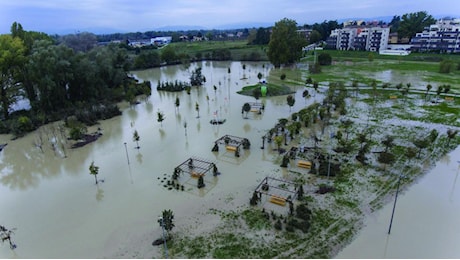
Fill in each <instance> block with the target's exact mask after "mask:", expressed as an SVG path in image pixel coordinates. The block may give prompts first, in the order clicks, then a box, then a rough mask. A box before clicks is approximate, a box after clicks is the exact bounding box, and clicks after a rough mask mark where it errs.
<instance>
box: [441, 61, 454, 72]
mask: <svg viewBox="0 0 460 260" xmlns="http://www.w3.org/2000/svg"><path fill="white" fill-rule="evenodd" d="M453 69H454V63H453V62H452V61H451V60H443V61H441V62H440V63H439V73H446V74H447V73H450V72H451V71H452V70H453Z"/></svg>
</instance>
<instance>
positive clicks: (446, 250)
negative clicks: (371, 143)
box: [336, 147, 460, 259]
mask: <svg viewBox="0 0 460 260" xmlns="http://www.w3.org/2000/svg"><path fill="white" fill-rule="evenodd" d="M459 173H460V147H457V149H456V150H454V151H452V152H451V153H450V154H448V155H446V156H445V157H444V158H442V159H441V160H440V161H439V162H437V164H436V166H435V167H434V168H433V169H432V170H431V171H430V172H429V173H428V174H427V175H425V176H424V177H423V178H422V179H421V180H420V181H419V182H418V183H416V184H415V185H412V186H411V187H410V188H409V189H408V190H407V191H406V192H404V193H402V194H401V193H400V194H399V196H398V199H397V202H396V208H395V214H394V218H393V224H392V227H391V232H390V235H388V230H389V225H390V219H391V212H392V210H393V205H394V203H393V202H394V200H393V201H392V202H391V203H389V204H387V205H386V206H384V207H383V208H382V209H380V210H378V211H377V212H375V213H374V214H373V215H371V216H369V217H368V218H367V220H366V225H367V226H366V227H364V228H363V229H362V230H361V231H360V233H359V235H358V236H357V238H356V239H355V240H354V241H353V242H352V243H351V244H350V245H348V246H347V247H346V248H344V249H343V250H342V251H341V252H340V253H339V254H338V255H337V256H336V257H337V258H348V259H349V258H365V259H366V258H367V259H369V258H393V259H395V258H397V259H402V258H406V259H408V258H409V259H417V258H431V259H433V258H438V259H439V258H454V259H458V258H460V247H459V246H458V241H459V240H460V221H459V217H460V183H459V182H460V180H459V178H458V177H459V176H458V175H459Z"/></svg>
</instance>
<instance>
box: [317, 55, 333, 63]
mask: <svg viewBox="0 0 460 260" xmlns="http://www.w3.org/2000/svg"><path fill="white" fill-rule="evenodd" d="M318 63H319V65H331V63H332V57H331V55H330V54H329V53H321V54H320V55H318Z"/></svg>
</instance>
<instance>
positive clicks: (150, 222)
mask: <svg viewBox="0 0 460 260" xmlns="http://www.w3.org/2000/svg"><path fill="white" fill-rule="evenodd" d="M245 64H246V69H243V66H242V63H241V62H202V63H200V64H191V65H190V67H188V68H186V67H184V66H183V65H179V66H170V67H163V68H156V69H149V70H144V71H136V72H133V75H134V76H135V77H136V78H138V79H140V80H142V81H147V80H148V81H151V82H152V88H153V90H152V96H151V97H149V98H148V99H147V100H140V101H141V102H140V104H138V105H136V106H132V107H131V106H129V105H128V104H125V103H123V104H121V105H120V106H121V108H122V111H123V114H122V116H119V117H116V118H112V119H110V120H106V121H102V122H101V123H100V125H97V126H95V127H92V128H91V129H90V130H91V131H96V129H97V128H100V129H101V131H102V133H103V136H102V137H101V138H100V139H99V140H97V141H96V142H95V143H92V144H89V145H86V146H84V147H82V148H78V149H69V148H67V149H62V148H61V147H59V146H58V148H57V149H55V150H54V151H53V149H51V144H50V142H49V141H48V140H50V139H51V140H53V138H54V139H59V134H58V132H59V131H57V130H56V129H58V128H57V126H58V123H56V124H54V125H55V127H54V128H53V126H45V127H42V128H41V129H40V131H37V132H34V133H30V134H28V135H27V136H25V137H23V138H20V139H17V140H14V141H12V140H10V138H11V137H10V136H0V143H8V145H7V147H5V149H4V150H3V151H2V152H0V208H1V213H0V224H2V225H4V226H6V227H9V228H17V230H16V231H15V234H14V235H13V240H14V242H15V243H16V244H17V246H18V248H17V249H16V250H14V251H12V250H10V249H9V247H8V246H7V245H5V244H2V245H0V258H104V257H109V258H111V257H113V256H114V255H116V253H117V252H119V251H120V250H126V251H127V253H126V255H123V256H124V258H131V257H136V255H130V254H129V244H127V242H129V241H144V243H145V245H140V246H145V247H146V248H151V250H152V251H153V250H156V249H154V248H153V247H152V246H151V242H152V241H153V240H154V239H156V238H158V237H159V236H160V234H161V233H160V232H161V231H160V229H159V227H158V223H157V218H158V216H160V214H161V211H162V210H164V209H171V210H173V212H174V214H175V221H176V222H177V223H176V226H179V225H180V222H181V221H182V220H183V219H187V218H191V217H192V216H191V213H190V212H192V211H193V212H195V211H196V210H197V209H198V210H199V207H200V206H201V205H205V204H206V203H207V202H208V201H211V200H212V199H213V198H216V197H224V198H225V197H226V198H228V201H231V197H232V196H235V194H236V195H238V196H247V198H248V199H249V198H250V195H251V192H248V190H250V189H248V187H250V188H252V189H253V188H255V187H256V186H257V185H258V184H259V182H260V181H261V180H262V179H263V178H264V177H265V176H267V175H271V174H272V173H273V171H274V169H276V170H277V171H279V166H278V165H275V164H274V163H273V162H272V159H273V157H274V154H273V152H272V149H271V148H273V147H271V145H268V144H265V145H266V149H263V150H262V149H260V146H261V145H262V139H261V137H262V135H264V134H265V132H266V131H267V130H268V129H270V128H271V127H273V125H274V123H275V122H276V121H277V120H278V119H279V118H286V117H288V116H289V115H290V114H291V113H292V112H293V111H297V110H299V109H300V108H303V107H305V106H307V105H309V104H311V103H313V102H314V101H315V100H317V101H320V100H322V94H320V93H318V94H314V95H312V98H310V99H308V100H307V101H305V100H304V99H303V98H302V91H303V87H302V86H301V87H299V89H298V90H297V92H296V94H295V99H296V102H295V105H294V106H293V107H292V108H289V106H288V105H287V103H286V96H280V97H271V98H261V99H260V100H259V102H263V103H264V105H265V112H264V113H263V114H261V115H258V114H257V113H250V114H249V115H248V117H249V118H248V119H244V118H243V117H244V116H243V115H242V113H241V111H242V106H243V104H244V103H245V102H255V99H254V98H252V97H247V96H241V95H238V94H236V91H238V90H240V89H241V87H242V86H245V85H249V84H254V83H256V82H257V81H258V78H257V74H258V73H259V72H261V73H262V74H263V75H264V77H266V76H267V75H268V74H269V73H270V70H271V69H272V68H271V65H269V64H264V63H245ZM197 66H200V67H202V73H203V75H204V76H205V77H206V83H205V85H204V86H203V87H199V88H196V89H195V88H193V89H192V91H191V94H190V95H187V93H186V92H185V91H184V92H180V93H170V92H157V91H156V84H157V82H158V80H160V81H175V80H179V81H188V80H189V77H190V75H191V71H192V70H194V68H196V67H197ZM228 68H230V69H231V73H228ZM214 86H216V88H217V89H216V90H214ZM176 97H179V99H180V106H179V108H176V106H175V100H176ZM207 97H209V99H208V98H207ZM196 103H198V104H199V111H196V107H195V104H196ZM157 112H162V113H163V114H164V116H165V120H164V121H163V122H161V123H160V122H157ZM212 119H226V122H225V123H224V124H222V125H211V124H210V123H209V121H210V120H212ZM184 123H186V124H184ZM184 125H186V127H184ZM135 130H136V131H137V132H138V133H139V136H140V141H139V145H140V149H135V146H136V143H135V142H133V133H134V131H135ZM39 133H41V134H39ZM224 135H234V136H239V137H244V138H248V139H249V140H250V142H251V148H250V150H247V151H244V153H242V155H241V156H240V157H239V158H236V157H235V156H234V154H233V153H232V152H227V151H225V149H221V151H220V152H218V153H215V152H211V149H212V147H213V145H214V141H215V140H217V139H219V138H220V137H222V136H224ZM40 136H42V137H43V140H44V142H43V151H41V150H40V149H39V148H37V147H36V145H35V144H36V143H37V140H38V139H40ZM61 140H63V139H62V138H61ZM459 153H460V152H459V149H458V148H457V150H455V152H454V153H452V154H451V155H450V157H449V160H443V161H440V162H439V164H438V165H437V167H436V168H435V169H433V171H432V172H431V173H430V174H429V175H428V176H427V177H426V178H423V179H422V180H421V181H420V183H418V184H416V185H414V186H413V187H411V189H409V190H408V191H407V192H406V193H405V194H404V195H401V196H400V200H398V206H397V210H396V215H395V221H394V225H393V231H392V234H391V235H390V236H389V237H388V236H386V232H387V230H386V227H384V226H385V225H387V222H388V221H389V217H390V215H389V213H388V212H390V211H389V210H391V209H389V207H390V205H387V206H385V207H384V208H383V209H382V210H380V211H378V212H377V213H375V214H374V215H373V218H370V219H369V220H368V222H367V227H366V229H364V230H363V231H362V232H361V235H359V236H358V238H357V239H356V242H354V243H352V244H351V245H350V246H349V247H347V248H346V249H345V250H343V251H342V253H341V254H340V255H339V256H338V257H345V258H355V257H357V258H361V257H364V258H385V257H390V258H403V257H410V256H411V255H410V254H407V252H412V251H413V250H412V249H408V248H410V246H414V248H415V246H418V245H421V244H423V243H431V245H432V246H433V247H434V246H439V247H440V246H441V245H439V243H440V242H441V241H442V251H443V253H444V254H438V253H437V252H439V250H441V249H440V248H437V249H436V250H435V249H432V250H431V251H430V253H431V254H426V255H427V256H429V257H430V256H431V255H433V256H434V257H435V258H437V257H443V256H446V257H451V256H455V255H456V256H457V257H459V256H460V255H459V254H458V251H457V252H455V251H452V250H455V248H456V245H453V244H449V243H447V242H446V241H456V240H458V239H459V238H460V232H459V226H458V221H457V220H456V219H455V218H454V216H458V213H459V212H460V211H459V202H458V198H459V196H460V194H458V192H456V188H455V180H456V175H458V168H457V167H458V165H457V164H456V163H457V161H458V160H459V159H458V158H459ZM190 157H199V158H204V159H206V160H209V161H212V162H214V163H216V165H217V167H218V168H219V171H220V172H221V173H222V174H221V175H219V176H218V177H217V178H214V177H212V176H206V178H205V182H206V183H207V186H206V188H205V189H202V190H198V189H196V180H195V179H189V180H185V185H184V186H185V191H184V192H178V191H169V190H168V189H166V188H165V187H163V185H164V184H165V178H166V177H167V176H170V174H172V172H173V170H174V168H175V167H176V166H178V165H179V164H181V163H182V162H184V161H185V160H187V159H188V158H190ZM93 161H94V163H95V165H97V166H99V175H98V179H100V180H103V183H100V184H99V185H95V180H94V177H93V176H91V175H90V174H89V170H88V167H89V165H90V164H91V162H93ZM438 175H442V178H435V177H433V176H438ZM433 178H434V179H433ZM418 189H419V190H418ZM437 191H441V192H439V193H438V192H437ZM414 192H415V193H414ZM446 192H448V193H449V194H448V196H449V199H447V200H446V197H445V195H446V194H444V193H446ZM413 193H414V194H415V195H411V194H413ZM404 203H406V205H408V206H407V207H405V206H404ZM409 205H412V206H419V208H418V209H411V207H409ZM449 205H450V206H449ZM435 207H440V208H439V211H437V210H433V209H435ZM415 210H422V211H424V212H425V213H426V214H424V213H417V214H418V215H413V214H414V213H413V212H414V211H415ZM404 217H407V218H408V219H404ZM412 225H414V226H417V227H418V230H417V231H418V232H424V233H422V234H421V233H417V232H415V231H408V232H405V231H404V230H405V228H408V227H409V226H412ZM436 225H438V226H437V227H438V228H435V227H436ZM441 225H442V226H441ZM447 225H449V227H451V228H449V229H448V230H447V231H449V232H450V233H448V234H447V233H446V227H447ZM368 229H372V230H370V231H366V230H368ZM380 229H381V230H380ZM432 229H436V230H444V234H443V236H445V237H443V239H442V240H441V241H440V240H439V239H438V238H439V237H438V236H441V235H437V234H438V233H434V230H432ZM375 230H377V231H375ZM366 232H371V233H369V235H367V233H366ZM372 232H374V233H372ZM375 232H377V233H378V232H380V233H378V235H375V234H376V233H375ZM403 232H404V236H405V241H407V242H410V243H411V244H408V245H407V246H406V247H405V248H406V249H407V250H402V249H392V248H396V245H395V244H398V245H399V244H401V242H400V240H399V238H400V237H403V236H402V235H401V233H403ZM429 234H435V235H431V236H430V235H429ZM439 234H440V233H439ZM144 236H145V239H140V238H144ZM447 236H449V237H450V238H449V240H445V239H444V238H446V237H447ZM387 238H388V242H386V241H385V239H387ZM422 239H428V240H427V241H423V240H422ZM360 241H362V242H360ZM382 241H383V246H386V247H384V248H382V250H380V248H379V247H378V246H381V242H382ZM417 241H419V242H417ZM359 243H364V244H359ZM372 243H375V245H376V246H377V245H378V246H377V247H376V249H374V250H371V248H373V247H372ZM385 243H387V245H386V244H385ZM355 244H356V246H355ZM367 247H369V251H368V252H369V253H368V254H364V255H360V254H358V253H357V252H358V251H361V252H363V253H364V252H365V251H366V250H367ZM125 248H127V249H125ZM355 248H356V249H355ZM363 248H366V250H364V249H363ZM374 248H375V247H374ZM423 249H424V250H427V251H429V250H430V248H428V246H426V247H424V248H423ZM438 249H439V250H438ZM448 249H449V250H451V251H447V250H448ZM347 252H348V253H347ZM380 252H382V253H380ZM447 252H450V253H447ZM382 254H383V255H382ZM152 255H153V254H152ZM414 257H423V256H420V255H419V254H417V255H414Z"/></svg>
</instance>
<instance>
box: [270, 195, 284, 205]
mask: <svg viewBox="0 0 460 260" xmlns="http://www.w3.org/2000/svg"><path fill="white" fill-rule="evenodd" d="M270 202H271V203H274V204H278V205H280V206H284V205H286V199H285V198H283V197H278V196H275V195H273V196H271V197H270Z"/></svg>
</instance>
